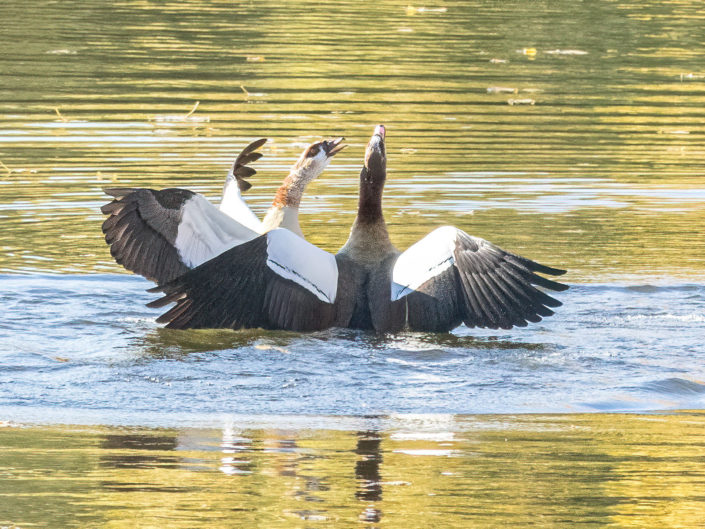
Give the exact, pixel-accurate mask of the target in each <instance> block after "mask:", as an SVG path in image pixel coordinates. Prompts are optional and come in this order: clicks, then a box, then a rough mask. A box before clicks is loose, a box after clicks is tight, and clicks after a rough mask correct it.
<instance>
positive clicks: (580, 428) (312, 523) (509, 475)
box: [0, 413, 705, 528]
mask: <svg viewBox="0 0 705 529" xmlns="http://www.w3.org/2000/svg"><path fill="white" fill-rule="evenodd" d="M392 422H393V423H394V424H393V427H392V428H389V429H384V428H383V429H378V428H364V427H361V428H360V429H359V430H358V431H354V430H353V431H338V430H319V429H315V428H314V429H291V428H287V427H281V428H278V427H276V426H269V427H266V428H246V429H241V428H238V427H237V423H235V424H233V425H230V426H229V427H227V428H224V429H223V430H197V429H184V430H146V429H120V428H98V427H90V428H88V427H6V428H3V429H2V430H0V447H1V448H2V450H0V475H2V479H1V480H0V496H1V497H2V502H0V523H1V524H3V525H6V524H11V523H14V524H16V525H18V526H20V527H33V526H40V527H234V526H238V527H331V526H334V527H400V526H409V527H439V528H443V527H470V526H472V527H505V526H508V525H509V526H511V525H517V526H528V525H534V524H538V525H540V526H542V527H573V526H580V527H585V526H587V527H592V526H610V527H695V526H698V525H699V524H700V523H701V522H702V519H703V517H704V516H705V497H703V495H702V494H701V493H700V492H699V491H700V490H702V486H703V481H704V479H705V470H704V468H705V467H703V463H704V461H703V456H702V450H703V442H702V439H703V435H704V434H705V421H704V420H703V415H702V414H699V413H697V414H696V413H682V414H675V415H664V416H660V415H648V416H639V415H626V416H625V415H565V416H561V415H557V416H483V417H468V416H406V417H405V416H401V417H396V418H394V419H393V420H392Z"/></svg>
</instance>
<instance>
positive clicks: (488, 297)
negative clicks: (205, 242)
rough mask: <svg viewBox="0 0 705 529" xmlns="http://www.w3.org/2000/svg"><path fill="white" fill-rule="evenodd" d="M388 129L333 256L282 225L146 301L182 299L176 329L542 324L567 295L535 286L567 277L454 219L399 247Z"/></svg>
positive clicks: (368, 161)
mask: <svg viewBox="0 0 705 529" xmlns="http://www.w3.org/2000/svg"><path fill="white" fill-rule="evenodd" d="M385 134H386V131H385V128H384V127H383V126H381V125H380V126H378V127H377V128H376V129H375V132H374V134H373V136H372V138H371V139H370V142H369V143H368V146H367V150H366V153H365V163H364V166H363V168H362V170H361V173H360V198H359V203H358V214H357V217H356V218H355V221H354V222H353V226H352V228H351V231H350V236H349V238H348V240H347V242H346V243H345V245H344V246H343V247H342V248H341V249H340V251H339V252H338V253H337V254H336V255H335V256H333V255H332V254H329V253H327V252H324V251H322V250H320V249H318V248H316V247H315V246H314V245H312V244H310V243H309V242H307V241H305V240H303V239H301V238H298V237H295V236H294V235H293V234H292V233H290V232H287V231H286V230H282V229H275V230H273V231H270V232H268V233H266V234H265V235H261V236H259V237H256V238H254V239H252V240H250V241H248V242H246V243H244V244H242V245H241V246H237V247H235V248H231V249H229V250H227V251H226V252H224V253H223V254H221V255H218V256H217V257H215V258H214V259H212V260H210V261H208V262H207V263H205V264H203V265H201V266H198V267H196V268H195V269H194V270H192V271H190V272H188V273H186V274H184V275H183V276H182V277H179V278H178V279H176V280H174V281H171V282H168V283H166V284H162V285H160V286H158V287H156V288H154V289H152V291H153V292H157V291H161V292H163V293H164V294H165V295H164V296H163V297H161V298H159V299H157V300H155V301H153V302H152V303H150V304H149V305H148V306H150V307H163V306H166V305H168V304H169V303H171V302H176V305H175V306H173V307H172V308H171V309H170V310H168V311H167V312H166V313H164V314H163V315H162V316H161V317H160V318H158V320H157V321H158V322H161V323H167V324H168V325H167V326H168V327H171V328H180V329H184V328H200V327H230V328H234V329H239V328H243V327H263V328H275V329H289V330H299V331H302V330H317V329H324V328H327V327H331V326H339V327H348V328H356V329H369V330H374V331H377V332H395V331H399V330H403V329H408V330H412V331H434V332H447V331H449V330H451V329H453V328H455V327H457V326H458V325H460V324H461V323H463V322H464V323H465V324H466V325H468V326H469V327H487V328H493V329H497V328H505V329H508V328H511V327H513V326H526V325H527V322H538V321H541V319H542V317H545V316H550V315H552V314H553V311H552V310H551V309H550V308H549V307H557V306H560V305H561V303H560V302H559V301H558V300H556V299H554V298H553V297H551V296H549V295H548V294H546V293H545V292H544V291H543V290H541V289H539V288H536V287H537V286H539V287H542V288H543V289H547V290H554V291H562V290H565V289H567V288H568V287H567V286H566V285H563V284H561V283H557V282H555V281H552V280H549V279H546V278H544V277H542V276H540V275H538V274H537V272H538V273H542V274H548V275H561V274H563V273H565V271H564V270H559V269H555V268H551V267H547V266H544V265H541V264H538V263H536V262H534V261H532V260H530V259H526V258H524V257H520V256H518V255H515V254H512V253H510V252H507V251H505V250H502V249H501V248H499V247H497V246H495V245H493V244H492V243H490V242H488V241H485V240H484V239H480V238H478V237H473V236H471V235H468V234H467V233H465V232H464V231H462V230H460V229H458V228H455V227H452V226H444V227H441V228H438V229H436V230H434V231H432V232H431V233H430V234H429V235H427V236H426V237H424V238H423V239H421V240H420V241H419V242H417V243H416V244H414V245H412V246H411V247H410V248H409V249H407V250H406V251H405V252H400V251H399V250H398V249H397V248H395V247H394V245H393V244H392V242H391V240H390V239H389V234H388V231H387V226H386V224H385V222H384V216H383V214H382V191H383V188H384V183H385V180H386V152H385Z"/></svg>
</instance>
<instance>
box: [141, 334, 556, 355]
mask: <svg viewBox="0 0 705 529" xmlns="http://www.w3.org/2000/svg"><path fill="white" fill-rule="evenodd" d="M306 341H308V342H313V343H316V342H317V343H328V344H329V345H330V347H331V349H332V350H334V351H338V350H340V349H343V348H345V347H346V343H348V344H349V345H350V346H352V347H354V348H359V349H370V350H379V351H394V350H404V351H412V350H413V351H417V352H418V354H419V356H423V354H424V352H427V353H428V356H429V358H431V357H433V356H434V355H436V354H437V353H438V352H439V351H440V350H442V351H444V352H446V353H449V354H452V353H453V352H454V351H455V352H458V353H461V352H462V353H463V354H469V353H470V352H471V351H473V350H479V351H482V350H523V351H542V350H546V349H547V348H550V347H551V346H550V345H548V344H542V343H530V342H525V341H522V340H519V339H518V340H506V339H504V340H503V339H499V338H497V337H494V336H487V337H473V336H458V335H456V334H452V333H414V332H406V333H397V334H379V333H375V332H372V331H360V330H354V329H340V328H335V329H327V330H325V331H320V332H313V333H294V332H287V331H268V330H263V329H241V330H237V331H234V330H229V329H203V330H186V331H182V330H173V329H165V328H161V327H160V328H156V329H153V330H151V331H149V332H147V333H146V334H145V335H144V336H133V337H132V338H131V339H130V341H129V345H130V347H133V348H136V349H139V350H141V351H143V353H144V354H146V355H148V356H150V357H153V358H178V357H179V356H184V355H188V354H190V353H207V352H217V351H227V350H238V349H242V348H254V349H258V350H263V351H266V350H273V351H282V352H284V351H286V348H287V347H290V346H292V345H297V344H300V343H302V342H306Z"/></svg>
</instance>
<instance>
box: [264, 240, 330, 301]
mask: <svg viewBox="0 0 705 529" xmlns="http://www.w3.org/2000/svg"><path fill="white" fill-rule="evenodd" d="M267 266H268V267H269V268H270V269H272V270H273V271H274V272H275V273H276V274H278V275H280V276H281V277H283V278H286V279H289V280H291V281H293V282H294V283H296V284H298V285H301V286H302V287H303V288H305V289H306V290H308V291H309V292H311V293H312V294H314V295H315V296H316V297H317V298H318V299H320V300H321V301H323V302H325V303H333V302H334V301H335V296H336V294H337V290H338V265H337V263H336V262H335V256H333V255H332V254H330V253H328V252H325V251H323V250H321V249H320V248H318V247H316V246H314V245H313V244H311V243H310V242H306V241H305V240H304V239H302V238H301V237H299V236H298V235H295V234H294V233H292V232H290V231H289V230H286V229H283V228H279V229H276V230H272V231H270V232H268V233H267Z"/></svg>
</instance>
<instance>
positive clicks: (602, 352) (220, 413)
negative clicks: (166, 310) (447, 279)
mask: <svg viewBox="0 0 705 529" xmlns="http://www.w3.org/2000/svg"><path fill="white" fill-rule="evenodd" d="M702 22H703V15H702V6H701V5H700V3H699V2H694V1H688V0H683V1H679V2H668V3H658V4H655V3H643V2H630V1H618V0H610V1H606V2H600V3H594V2H593V3H583V2H569V1H556V2H536V1H534V2H512V1H509V2H502V3H497V2H486V1H472V2H453V1H444V2H438V3H432V4H427V5H422V4H415V3H411V4H410V3H409V2H393V1H392V2H387V1H378V2H374V3H349V2H344V1H341V2H334V3H329V4H325V5H323V4H317V5H308V4H303V3H296V2H289V1H285V2H270V1H267V0H265V1H263V2H257V3H237V4H232V3H229V2H219V1H217V2H216V1H210V2H204V1H198V0H194V1H187V2H178V3H175V2H171V3H168V2H167V3H154V2H148V1H137V0H134V1H133V0H126V1H121V2H114V3H99V2H94V1H82V2H75V1H72V0H68V1H64V0H62V1H61V2H53V1H43V2H32V3H29V4H27V3H26V2H18V1H15V0H8V1H5V2H2V3H1V4H0V46H1V47H2V50H3V53H2V54H0V274H1V275H0V306H2V316H0V424H2V423H1V421H11V422H12V424H29V423H35V424H43V425H46V426H42V427H40V426H34V427H16V426H11V427H10V428H7V429H0V445H1V446H2V447H3V450H2V452H3V456H2V457H1V458H0V476H2V479H0V487H1V489H0V494H2V495H3V498H4V500H3V501H0V525H3V524H4V525H8V524H11V523H16V524H17V525H20V526H22V527H24V526H29V525H32V524H35V525H38V526H42V525H50V526H51V525H53V526H81V527H96V526H101V527H103V526H110V527H112V526H131V527H134V526H140V523H141V524H142V525H141V526H144V527H155V526H167V525H168V526H169V527H179V526H183V527H197V526H202V527H218V526H231V525H232V523H237V522H238V521H239V522H240V523H242V524H249V526H252V525H254V524H256V523H258V524H260V525H263V526H268V527H299V526H300V527H304V526H306V527H310V526H314V525H321V526H325V525H326V524H328V525H330V524H331V523H335V526H336V527H338V526H340V527H346V526H357V525H363V526H365V527H372V526H375V527H376V526H380V527H381V526H384V525H387V526H388V527H398V526H399V525H401V524H402V523H404V524H406V525H410V526H433V527H467V526H468V524H472V523H474V524H477V525H481V526H494V525H502V526H506V525H507V524H511V523H515V524H519V525H521V524H527V523H534V522H535V521H536V520H539V521H540V522H541V523H543V525H554V526H557V527H565V526H570V525H576V524H582V525H585V524H589V525H592V526H597V525H612V526H634V527H645V526H652V527H657V526H658V527H660V526H673V527H692V526H694V525H697V523H699V522H700V521H701V520H702V519H703V518H705V516H704V514H705V513H704V512H703V511H704V508H703V501H702V497H701V496H700V495H698V493H697V492H694V491H697V490H698V487H702V472H700V470H699V466H701V464H702V461H701V458H700V456H699V455H698V454H699V452H698V450H700V451H702V446H701V443H700V441H699V440H698V439H699V437H698V436H701V434H702V432H701V430H702V427H703V421H702V417H701V415H700V414H699V413H691V414H675V415H670V414H669V413H671V411H672V410H679V409H695V410H700V409H703V408H704V407H705V406H704V404H705V403H704V399H705V374H704V373H703V371H704V370H705V368H703V366H704V365H705V362H703V360H704V355H705V348H704V347H703V345H702V343H703V340H702V337H703V336H705V287H704V286H703V279H705V266H704V265H705V261H704V257H705V239H704V238H703V234H704V233H705V207H703V204H704V202H705V192H704V191H703V188H704V186H703V173H704V166H703V159H705V141H704V138H705V125H704V123H705V119H704V118H705V114H704V112H703V108H704V106H703V103H705V97H704V96H703V94H705V70H703V64H705V61H704V60H705V48H703V45H702V44H703V42H702ZM376 123H384V124H385V125H386V126H387V130H388V138H387V148H388V158H389V164H388V165H389V178H388V182H387V187H386V191H385V199H384V200H385V202H384V207H385V216H386V218H387V221H388V223H389V225H390V230H391V233H392V239H393V240H394V242H395V243H396V244H397V245H398V246H399V247H400V248H405V247H407V246H408V245H410V244H411V243H413V242H414V241H416V240H418V239H419V238H420V237H422V236H423V235H425V234H426V233H427V232H428V231H430V230H431V229H432V228H433V227H435V226H438V225H441V224H446V223H447V224H453V225H456V226H458V227H460V228H462V229H464V230H466V231H468V232H470V233H471V234H473V235H477V236H481V237H484V238H487V239H489V240H491V241H493V242H495V243H497V244H499V245H501V246H502V247H504V248H506V249H508V250H512V251H515V252H517V253H520V254H523V255H526V256H528V257H531V258H533V259H536V260H539V261H541V262H545V263H547V264H550V265H554V266H560V267H566V268H568V269H569V273H568V275H567V276H565V277H566V282H568V283H570V284H571V285H572V288H571V289H570V290H568V291H567V292H565V293H562V294H561V295H560V296H559V297H560V298H561V300H562V301H563V302H564V304H565V305H564V306H563V307H562V308H561V309H559V311H558V313H557V314H556V316H554V317H552V318H549V319H547V320H545V321H544V322H542V323H541V324H539V325H533V326H531V327H529V328H527V329H518V330H513V331H482V330H479V331H478V330H476V329H475V330H471V329H466V328H464V327H461V328H459V329H456V330H455V331H454V332H453V333H452V334H445V335H422V334H410V335H398V336H374V335H370V334H365V333H358V332H352V331H342V330H330V331H326V332H323V333H316V334H312V335H301V334H294V333H271V332H262V331H244V332H237V333H235V332H225V331H210V332H174V331H167V330H164V329H161V328H160V326H159V325H157V324H156V323H155V322H154V319H155V317H156V315H157V314H156V313H155V312H154V311H151V310H149V309H147V308H145V306H144V303H146V302H147V301H149V300H151V299H152V298H151V297H150V296H149V295H148V294H147V293H146V292H145V289H146V288H147V287H148V286H150V285H149V284H148V283H147V282H146V281H144V280H142V279H140V278H136V277H133V276H130V275H126V274H124V273H123V271H122V270H121V269H120V267H119V266H117V265H116V264H115V263H114V262H113V261H112V259H111V257H110V254H109V252H108V249H107V247H106V245H105V243H104V241H103V240H102V234H101V232H100V224H101V222H102V215H101V214H100V211H99V207H100V205H101V204H103V203H104V202H105V200H106V197H105V195H104V194H103V192H102V188H103V187H106V186H116V185H119V186H146V187H156V188H159V187H167V186H182V187H188V188H190V189H193V190H196V191H199V192H202V193H204V194H206V195H207V196H209V197H211V198H213V199H214V200H215V199H217V198H218V196H219V193H220V190H221V186H222V181H223V178H224V176H225V173H226V171H227V170H228V168H229V167H230V164H231V163H232V160H233V157H234V155H236V154H237V152H239V150H240V149H241V148H242V147H243V146H244V145H245V144H247V143H248V142H249V141H251V140H253V139H255V138H259V137H268V138H270V141H269V142H268V144H267V145H266V146H265V148H264V153H265V157H264V158H263V159H262V160H261V161H259V162H257V164H256V165H257V168H258V174H257V175H256V176H255V177H254V178H253V183H254V187H253V189H252V190H251V191H250V192H249V193H248V200H249V203H250V204H251V205H252V207H253V209H254V210H255V211H256V212H258V213H262V212H263V211H264V210H266V208H267V207H268V205H269V203H270V201H271V197H272V196H273V193H274V190H275V188H276V187H277V186H278V184H279V182H280V181H281V179H282V177H283V176H284V175H285V174H286V172H287V168H288V167H289V165H290V164H291V163H292V162H293V161H294V160H295V159H296V158H297V157H298V154H299V153H300V151H301V150H302V148H303V146H304V145H305V144H307V143H308V142H310V141H311V140H313V139H317V138H320V137H333V136H339V135H343V136H345V137H346V138H348V143H349V144H350V147H349V148H348V149H347V150H345V151H343V152H342V153H341V154H339V155H338V156H336V158H335V159H334V161H333V163H331V165H330V167H329V169H328V170H327V171H326V172H325V173H324V175H323V176H322V177H321V178H320V179H319V180H318V181H317V182H314V183H313V184H312V185H311V186H310V189H309V192H308V193H307V195H306V197H304V201H303V203H302V215H301V219H302V227H303V230H304V232H305V233H306V235H307V237H308V238H309V239H310V240H311V241H313V242H315V243H316V244H318V245H319V246H321V247H323V248H325V249H326V250H330V251H335V250H337V249H338V248H339V247H340V245H341V244H342V243H343V242H344V240H345V238H346V236H347V233H348V230H349V226H350V223H351V222H352V219H353V216H354V212H355V208H356V203H357V175H358V171H359V167H360V165H361V162H362V156H363V147H364V144H365V142H366V141H367V139H368V137H369V135H370V133H371V131H372V128H373V126H374V125H375V124H376ZM596 411H598V412H611V413H600V414H594V413H592V414H588V415H580V414H578V413H579V412H596ZM554 412H559V413H561V415H551V416H545V417H543V416H542V417H535V416H534V415H531V414H535V413H554ZM617 412H632V413H636V412H650V413H653V412H658V413H665V414H666V415H653V414H652V415H648V416H637V415H630V414H624V413H617ZM418 414H424V415H423V417H424V419H423V420H417V419H416V418H415V417H417V416H418ZM468 414H477V415H473V416H469V415H468ZM487 414H502V415H496V416H495V415H487ZM506 414H513V415H506ZM566 414H567V415H566ZM52 424H82V425H86V426H85V427H55V426H51V425H52ZM90 425H105V426H101V427H97V426H90ZM149 428H156V429H149ZM353 432H357V433H353ZM448 432H451V433H450V434H449V433H448ZM378 474H379V475H378ZM37 494H42V501H43V503H42V505H46V507H45V508H39V507H38V504H37V501H36V498H37V497H38V496H37ZM67 498H69V499H70V503H71V505H70V506H67V502H68V501H69V500H67ZM45 499H46V501H44V500H45ZM5 500H7V501H5ZM74 500H75V501H74ZM209 513H210V514H209ZM140 516H142V517H143V518H142V519H140ZM409 520H412V523H411V524H410V523H409Z"/></svg>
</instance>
